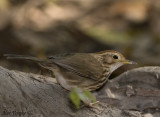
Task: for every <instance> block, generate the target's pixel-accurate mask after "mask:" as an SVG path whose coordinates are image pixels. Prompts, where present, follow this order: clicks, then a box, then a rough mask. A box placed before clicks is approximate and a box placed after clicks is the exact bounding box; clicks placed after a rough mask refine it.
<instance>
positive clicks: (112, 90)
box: [0, 67, 160, 117]
mask: <svg viewBox="0 0 160 117" xmlns="http://www.w3.org/2000/svg"><path fill="white" fill-rule="evenodd" d="M68 93H69V92H68V91H66V90H65V89H63V88H62V87H61V86H60V85H58V84H56V83H55V79H54V78H49V77H44V76H41V75H34V74H28V73H22V72H18V71H10V70H7V69H5V68H2V67H0V117H12V116H15V117H19V116H24V117H141V116H142V115H143V116H146V117H147V116H151V115H154V116H157V117H158V115H159V114H160V113H159V110H158V109H159V107H160V105H159V104H160V67H144V68H137V69H134V70H131V71H128V72H125V73H123V74H122V75H120V76H118V77H117V78H115V79H113V80H112V81H109V82H108V83H107V84H106V85H105V86H104V87H103V88H102V89H100V90H99V91H97V92H95V93H94V94H95V95H96V97H97V100H99V101H100V104H99V106H97V108H87V107H84V108H81V109H80V110H76V109H75V108H74V106H73V105H72V104H71V103H70V101H69V98H68ZM133 110H134V111H133ZM142 112H143V114H142ZM149 113H150V114H149Z"/></svg>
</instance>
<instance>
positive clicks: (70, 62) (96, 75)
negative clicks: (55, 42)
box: [4, 50, 136, 91]
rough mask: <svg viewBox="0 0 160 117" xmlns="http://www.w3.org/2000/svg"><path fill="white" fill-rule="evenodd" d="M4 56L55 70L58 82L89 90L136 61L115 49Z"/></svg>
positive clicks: (69, 88) (70, 87)
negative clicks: (37, 55)
mask: <svg viewBox="0 0 160 117" xmlns="http://www.w3.org/2000/svg"><path fill="white" fill-rule="evenodd" d="M4 56H5V57H7V59H25V60H31V61H34V62H36V63H38V64H39V65H40V66H41V67H44V68H46V69H48V70H50V71H52V72H53V73H54V75H55V78H56V80H57V82H58V83H59V84H60V85H61V86H62V87H63V88H65V89H67V90H71V89H72V88H75V87H78V88H83V89H87V90H89V91H95V90H98V89H99V88H101V87H102V86H103V85H104V84H105V83H106V82H107V81H108V78H109V76H110V75H111V73H112V72H114V71H115V70H116V69H118V68H119V67H121V66H122V65H125V64H136V62H134V61H130V60H127V59H126V58H125V57H124V56H123V55H122V54H121V53H120V52H117V51H114V50H104V51H100V52H95V53H65V54H58V55H54V56H49V57H46V58H44V59H42V58H37V57H33V56H25V55H14V54H5V55H4Z"/></svg>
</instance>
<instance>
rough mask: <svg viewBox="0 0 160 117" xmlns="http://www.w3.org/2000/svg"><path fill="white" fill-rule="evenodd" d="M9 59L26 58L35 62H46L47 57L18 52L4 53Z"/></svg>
mask: <svg viewBox="0 0 160 117" xmlns="http://www.w3.org/2000/svg"><path fill="white" fill-rule="evenodd" d="M4 56H5V57H7V59H24V60H30V61H34V62H38V63H39V62H46V60H45V59H41V58H37V57H32V56H25V55H16V54H4Z"/></svg>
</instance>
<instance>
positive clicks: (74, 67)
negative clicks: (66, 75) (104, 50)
mask: <svg viewBox="0 0 160 117" xmlns="http://www.w3.org/2000/svg"><path fill="white" fill-rule="evenodd" d="M48 59H49V60H50V61H53V62H54V63H55V64H56V65H58V66H60V67H62V68H64V69H67V70H68V71H71V72H74V73H76V74H77V75H79V76H82V77H86V78H91V79H94V80H99V77H101V76H102V75H103V71H104V70H103V68H102V66H101V64H100V63H99V62H98V61H97V60H96V59H95V58H94V57H93V56H91V55H90V54H85V53H81V54H80V53H78V54H63V55H60V56H51V57H48Z"/></svg>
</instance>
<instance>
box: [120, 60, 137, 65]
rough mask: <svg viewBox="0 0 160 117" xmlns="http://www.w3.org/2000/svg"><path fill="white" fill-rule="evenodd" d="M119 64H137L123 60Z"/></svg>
mask: <svg viewBox="0 0 160 117" xmlns="http://www.w3.org/2000/svg"><path fill="white" fill-rule="evenodd" d="M121 63H123V64H137V63H136V62H134V61H130V60H125V61H122V62H121Z"/></svg>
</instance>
